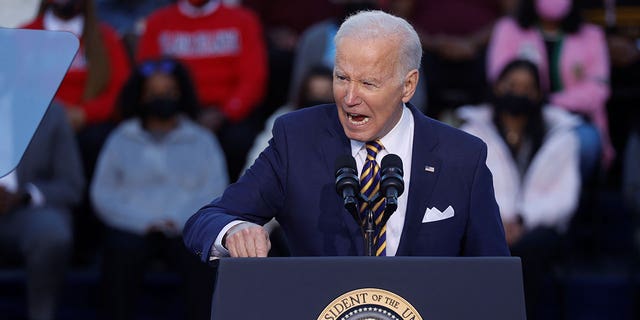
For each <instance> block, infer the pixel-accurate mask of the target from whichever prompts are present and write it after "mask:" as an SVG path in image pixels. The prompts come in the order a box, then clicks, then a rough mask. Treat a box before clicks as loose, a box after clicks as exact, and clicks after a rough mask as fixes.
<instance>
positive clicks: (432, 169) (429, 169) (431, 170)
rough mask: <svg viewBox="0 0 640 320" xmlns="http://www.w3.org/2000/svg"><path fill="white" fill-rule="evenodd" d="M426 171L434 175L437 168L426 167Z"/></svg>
mask: <svg viewBox="0 0 640 320" xmlns="http://www.w3.org/2000/svg"><path fill="white" fill-rule="evenodd" d="M424 171H426V172H431V173H433V172H436V168H434V167H432V166H424Z"/></svg>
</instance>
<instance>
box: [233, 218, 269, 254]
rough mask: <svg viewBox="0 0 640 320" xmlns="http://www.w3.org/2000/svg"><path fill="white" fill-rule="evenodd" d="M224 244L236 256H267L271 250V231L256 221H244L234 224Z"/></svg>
mask: <svg viewBox="0 0 640 320" xmlns="http://www.w3.org/2000/svg"><path fill="white" fill-rule="evenodd" d="M222 245H223V246H224V247H225V248H227V250H229V254H230V255H231V256H232V257H234V258H237V257H243V258H246V257H266V256H267V254H268V253H269V250H271V241H270V240H269V233H268V232H267V231H266V230H265V229H264V228H263V227H262V226H259V225H257V224H254V223H248V222H244V223H241V224H238V225H235V226H233V227H232V228H231V229H229V231H227V235H226V237H225V240H224V241H223V243H222Z"/></svg>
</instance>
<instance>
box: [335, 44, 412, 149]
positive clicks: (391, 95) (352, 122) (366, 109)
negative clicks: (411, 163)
mask: <svg viewBox="0 0 640 320" xmlns="http://www.w3.org/2000/svg"><path fill="white" fill-rule="evenodd" d="M396 46H397V43H396V42H395V41H389V39H382V40H366V41H362V40H357V39H350V38H348V37H345V38H342V39H341V40H340V42H339V43H337V44H336V61H335V68H334V77H333V95H334V98H335V101H336V105H337V106H338V117H339V119H340V123H341V124H342V128H343V129H344V132H345V134H346V135H347V137H348V138H349V139H353V140H358V141H363V142H366V141H373V140H375V139H377V138H381V137H383V136H384V135H386V134H387V133H389V131H391V129H393V127H394V126H395V125H396V123H398V121H399V120H400V117H401V116H402V103H403V102H407V101H409V99H410V98H411V95H412V94H413V91H412V90H407V86H406V85H405V84H406V81H403V78H400V77H401V76H400V75H399V74H400V73H399V72H398V70H397V68H398V67H399V65H398V63H397V60H398V59H397V57H398V54H397V49H396ZM404 76H405V75H402V77H404ZM416 78H417V74H416Z"/></svg>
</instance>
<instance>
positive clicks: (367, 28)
mask: <svg viewBox="0 0 640 320" xmlns="http://www.w3.org/2000/svg"><path fill="white" fill-rule="evenodd" d="M343 38H357V39H361V40H371V39H389V40H390V41H394V40H395V41H396V42H398V44H399V48H400V53H399V55H398V57H399V61H398V62H399V65H400V66H401V70H399V71H401V72H403V74H402V75H405V74H407V73H408V72H409V71H411V70H413V69H416V70H417V69H419V68H420V61H421V59H422V45H421V43H420V38H419V37H418V33H417V32H416V30H415V29H414V28H413V27H412V26H411V24H409V22H407V21H406V20H404V19H402V18H400V17H396V16H394V15H390V14H388V13H386V12H383V11H380V10H371V11H360V12H358V13H356V14H354V15H352V16H350V17H348V18H347V19H346V20H345V21H344V22H343V23H342V25H341V26H340V29H338V33H336V36H335V38H334V43H335V44H336V45H337V44H338V42H340V40H342V39H343Z"/></svg>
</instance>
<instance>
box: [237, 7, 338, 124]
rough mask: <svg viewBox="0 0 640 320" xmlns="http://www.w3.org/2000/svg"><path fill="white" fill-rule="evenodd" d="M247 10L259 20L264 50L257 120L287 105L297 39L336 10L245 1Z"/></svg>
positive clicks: (264, 118) (335, 8)
mask: <svg viewBox="0 0 640 320" xmlns="http://www.w3.org/2000/svg"><path fill="white" fill-rule="evenodd" d="M242 3H243V4H244V5H246V6H247V7H248V8H250V9H252V10H254V11H255V12H256V13H257V14H258V16H259V17H260V21H261V22H262V25H263V27H264V31H265V38H266V43H267V50H268V61H269V70H273V72H269V78H268V81H267V92H266V95H265V98H264V101H263V105H262V107H261V108H260V110H259V112H260V115H259V116H260V120H266V118H267V117H268V116H269V115H270V114H271V113H273V112H274V111H275V110H276V109H277V108H279V107H280V106H282V105H284V104H285V103H287V102H289V100H288V99H289V83H290V81H291V72H292V68H293V59H294V57H295V51H296V45H297V44H298V40H299V38H300V35H301V34H302V32H303V31H304V30H306V29H307V28H308V27H309V26H310V25H312V24H315V23H317V22H319V21H322V20H324V19H327V18H329V17H332V16H334V15H335V14H336V10H337V9H338V8H337V7H338V6H337V5H336V4H335V3H334V2H333V1H327V0H307V1H290V0H271V1H264V0H245V1H242Z"/></svg>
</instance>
